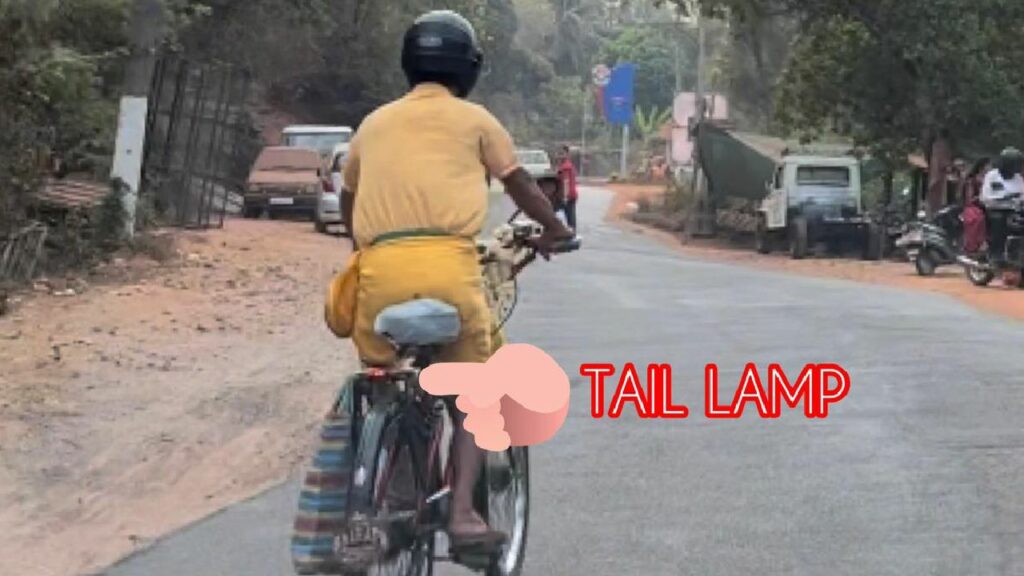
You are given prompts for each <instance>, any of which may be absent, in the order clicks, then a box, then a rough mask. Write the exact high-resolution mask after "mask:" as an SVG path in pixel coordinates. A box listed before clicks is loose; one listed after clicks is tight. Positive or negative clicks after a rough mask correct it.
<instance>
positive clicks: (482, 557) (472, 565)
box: [451, 549, 500, 572]
mask: <svg viewBox="0 0 1024 576" xmlns="http://www.w3.org/2000/svg"><path fill="white" fill-rule="evenodd" d="M499 554H500V553H499V552H497V551H494V550H487V549H480V550H472V549H468V550H459V551H458V552H454V551H453V552H452V553H451V560H452V562H454V563H456V564H458V565H460V566H464V567H466V568H469V569H470V570H473V571H476V572H484V571H486V570H488V569H490V567H491V566H493V565H494V562H495V560H497V559H498V557H499Z"/></svg>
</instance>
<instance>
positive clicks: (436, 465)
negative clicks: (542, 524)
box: [321, 212, 581, 576]
mask: <svg viewBox="0 0 1024 576" xmlns="http://www.w3.org/2000/svg"><path fill="white" fill-rule="evenodd" d="M518 215H519V212H517V213H516V214H515V215H513V216H512V218H511V219H509V221H508V222H507V223H506V224H504V225H502V226H500V227H499V228H498V229H497V230H496V231H495V233H494V235H493V238H492V239H491V240H489V241H483V242H478V245H477V250H478V254H479V256H480V262H481V264H482V268H483V274H484V285H485V292H486V294H487V300H488V304H489V305H490V306H491V309H492V312H493V313H494V316H495V318H496V324H495V333H496V334H498V333H500V331H501V329H502V328H503V327H504V325H505V323H506V322H507V321H508V319H509V318H510V317H511V315H512V313H513V312H514V310H515V307H516V305H517V303H518V276H519V274H520V273H521V272H522V271H523V269H524V268H525V267H526V266H528V265H529V264H531V263H532V262H534V261H536V259H537V256H538V254H537V251H536V250H535V249H534V248H533V246H532V244H531V240H532V239H533V238H535V237H536V236H538V235H539V234H540V233H541V232H542V230H541V229H540V227H539V226H538V225H537V224H535V223H533V222H527V221H516V218H517V217H518ZM580 245H581V242H580V240H579V239H578V238H576V239H573V240H570V241H566V242H563V243H560V244H559V245H558V246H555V247H554V250H553V252H555V253H567V252H572V251H575V250H578V249H579V248H580ZM458 318H459V316H458V311H457V310H456V309H455V308H454V307H452V306H450V305H448V304H445V303H443V302H438V301H431V300H417V301H413V302H409V303H405V304H399V305H397V306H393V307H391V308H389V309H387V310H385V311H384V312H382V314H381V315H380V317H379V318H378V320H377V326H376V328H377V330H378V332H379V333H380V334H381V335H382V336H385V337H387V338H388V339H389V341H390V342H391V343H392V345H393V346H394V347H395V348H396V350H397V352H398V357H399V358H400V359H401V360H400V361H399V362H398V363H397V364H396V365H395V366H394V367H392V368H387V369H384V368H367V369H364V370H362V371H360V372H358V373H357V374H356V375H355V376H354V378H353V380H352V385H351V388H350V391H351V397H350V398H349V399H348V404H349V406H348V408H349V412H350V413H349V417H350V419H351V423H350V425H349V433H350V439H351V442H352V446H354V447H355V456H354V459H353V462H352V472H351V478H350V484H349V487H348V493H347V496H346V497H345V498H344V500H345V508H346V510H345V512H344V513H345V521H344V526H345V529H344V531H343V533H342V534H340V535H338V536H337V538H336V539H335V541H334V542H333V544H334V552H335V554H336V555H337V558H338V564H337V566H336V568H337V570H338V573H342V574H351V575H358V576H364V575H369V574H393V575H395V576H431V575H432V574H433V570H434V564H435V562H438V561H446V560H447V561H452V562H454V563H456V564H460V565H462V566H464V567H467V568H470V569H472V570H474V571H477V572H481V573H484V574H486V576H518V574H519V573H520V572H521V571H522V567H523V561H524V558H525V550H526V537H527V523H528V519H529V453H528V450H527V449H526V448H525V447H513V448H510V449H509V450H507V451H505V452H502V453H492V452H489V453H488V454H487V456H486V459H485V464H484V467H483V471H482V472H481V475H480V481H479V482H478V484H477V488H476V491H475V497H474V500H475V505H476V508H477V511H478V512H479V513H480V514H481V515H482V516H483V517H484V518H485V519H487V521H488V524H489V525H490V526H491V527H492V528H493V529H496V530H500V531H502V532H504V533H505V534H507V535H508V539H507V541H506V543H505V544H504V545H503V546H502V547H501V548H500V549H498V550H496V551H495V550H479V551H473V550H461V551H457V552H452V551H449V554H448V555H447V556H445V555H439V554H438V546H437V543H438V538H437V536H438V534H439V533H441V534H444V533H445V527H446V526H447V521H448V514H449V505H450V502H449V501H450V496H451V489H450V486H451V484H452V474H453V469H452V462H451V459H450V458H449V457H448V449H449V446H450V435H451V426H452V423H451V419H450V416H449V415H450V414H452V413H454V410H455V406H454V399H453V398H437V397H433V396H430V395H429V394H427V393H426V392H424V391H423V390H422V388H420V386H419V373H420V371H422V370H423V369H425V368H426V367H427V366H430V364H431V363H433V361H434V358H435V357H436V356H437V353H438V352H439V351H440V349H441V348H442V347H443V346H444V345H445V344H448V343H450V342H452V341H454V340H455V339H456V338H457V337H458V335H459V323H458ZM339 402H340V401H339ZM338 409H339V406H335V411H336V412H337V411H338ZM321 573H322V572H321Z"/></svg>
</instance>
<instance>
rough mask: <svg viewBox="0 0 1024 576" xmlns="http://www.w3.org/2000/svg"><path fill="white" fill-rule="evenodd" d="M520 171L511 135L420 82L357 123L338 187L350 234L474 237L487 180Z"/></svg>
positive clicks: (482, 217)
mask: <svg viewBox="0 0 1024 576" xmlns="http://www.w3.org/2000/svg"><path fill="white" fill-rule="evenodd" d="M518 167H519V162H518V160H517V158H516V153H515V146H514V145H513V143H512V137H511V136H510V135H509V133H508V131H507V130H505V128H504V127H503V126H502V125H501V123H500V122H499V121H498V120H497V119H496V118H495V117H494V116H492V115H491V113H490V112H488V111H487V110H485V109H484V108H483V107H481V106H478V105H476V104H472V103H470V102H467V101H465V100H462V99H460V98H456V97H455V96H454V95H452V94H451V92H449V91H448V89H447V88H445V87H443V86H441V85H438V84H420V85H419V86H417V87H416V88H415V89H413V90H412V91H411V92H410V93H409V94H407V95H406V96H405V97H403V98H401V99H399V100H396V101H395V102H392V103H390V104H387V105H386V106H383V107H381V108H380V109H378V110H377V111H376V112H374V113H373V114H370V115H369V116H368V117H367V118H366V120H364V121H363V124H362V126H360V128H359V131H358V133H357V134H356V136H355V137H354V138H353V140H352V145H351V147H350V150H349V157H348V161H347V164H346V166H345V187H346V188H347V189H348V190H350V191H352V192H353V193H354V194H355V199H356V200H355V210H354V215H353V219H354V220H355V222H354V224H355V226H354V230H353V233H354V236H355V239H356V241H357V242H358V243H359V246H369V245H370V244H371V243H372V242H373V240H374V239H376V238H377V237H379V236H381V235H382V234H388V233H394V232H402V231H407V230H423V229H430V230H440V231H443V232H447V233H449V234H451V235H453V236H461V237H465V238H475V237H476V236H478V235H479V234H480V231H481V229H482V228H483V225H484V223H485V221H486V218H487V205H488V202H487V186H486V181H485V178H486V175H487V173H488V172H489V173H490V175H491V176H493V177H495V178H499V179H501V178H504V177H506V176H508V175H509V174H510V173H511V172H512V171H514V170H515V169H516V168H518Z"/></svg>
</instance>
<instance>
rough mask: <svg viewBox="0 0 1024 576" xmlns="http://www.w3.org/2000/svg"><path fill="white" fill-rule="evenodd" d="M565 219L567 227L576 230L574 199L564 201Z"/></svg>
mask: <svg viewBox="0 0 1024 576" xmlns="http://www.w3.org/2000/svg"><path fill="white" fill-rule="evenodd" d="M565 220H566V224H567V225H568V226H569V228H572V229H573V230H576V201H575V200H569V201H568V202H566V203H565Z"/></svg>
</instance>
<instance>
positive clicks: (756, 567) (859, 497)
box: [109, 192, 1024, 576]
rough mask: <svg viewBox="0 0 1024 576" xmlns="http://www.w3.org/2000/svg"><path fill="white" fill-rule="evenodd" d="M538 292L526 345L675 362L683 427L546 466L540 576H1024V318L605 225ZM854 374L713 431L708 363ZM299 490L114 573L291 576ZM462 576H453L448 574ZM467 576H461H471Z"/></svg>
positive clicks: (600, 431) (594, 443)
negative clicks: (819, 365) (791, 404)
mask: <svg viewBox="0 0 1024 576" xmlns="http://www.w3.org/2000/svg"><path fill="white" fill-rule="evenodd" d="M607 199H608V198H607V195H606V194H604V193H602V192H590V193H589V194H587V195H586V197H585V200H584V202H583V204H582V205H581V207H580V208H581V218H582V222H583V223H584V225H583V228H582V230H581V232H582V233H583V234H584V235H585V237H586V242H587V245H586V250H585V251H584V252H582V253H580V254H578V255H574V256H572V257H565V258H563V259H561V260H559V262H558V265H557V266H553V265H552V266H539V267H537V268H535V269H533V270H532V271H531V272H530V273H529V274H528V276H527V278H526V279H525V281H524V294H523V299H522V303H521V308H520V310H519V312H518V315H517V317H516V318H515V320H514V321H513V323H512V325H511V331H512V336H513V337H514V338H515V339H517V340H520V341H530V342H531V343H535V344H537V345H539V346H541V347H543V348H545V349H546V350H548V351H549V352H550V353H551V354H553V355H554V356H555V357H556V358H557V359H558V360H559V361H560V362H561V363H562V365H563V366H564V367H565V368H566V370H567V371H568V372H569V373H570V374H575V373H576V371H577V369H578V367H579V365H580V364H581V363H584V362H592V361H600V362H614V363H616V364H621V363H623V362H627V361H633V362H637V363H639V364H646V363H648V362H652V361H657V362H671V363H673V364H674V365H675V373H676V389H677V391H678V392H677V393H678V394H680V395H681V396H683V397H684V401H685V402H687V403H688V404H689V405H690V407H691V410H693V412H694V413H695V415H694V417H692V418H691V419H690V420H687V421H682V422H660V421H659V422H654V421H642V420H639V419H637V418H636V417H635V416H628V417H624V418H623V419H622V420H621V421H617V422H611V421H595V420H592V419H590V418H589V416H588V403H589V400H590V394H589V391H588V390H587V388H586V387H585V386H577V387H576V388H575V390H574V397H573V407H572V411H571V414H570V419H569V421H568V423H567V425H566V427H565V429H564V430H563V431H562V432H561V434H560V435H559V437H558V438H557V439H556V441H554V442H552V443H551V444H550V445H547V446H544V447H541V448H540V449H537V450H535V451H534V452H533V453H532V456H533V462H532V464H533V470H532V472H533V477H532V481H533V498H534V499H533V517H532V525H531V528H530V546H529V551H528V560H527V569H526V573H527V574H529V575H544V576H547V575H581V576H582V575H594V576H604V575H609V576H610V575H622V574H638V575H639V574H643V575H666V576H676V575H679V574H695V575H701V576H714V575H722V576H735V575H738V574H769V575H807V576H818V575H825V574H827V575H830V576H837V575H872V576H878V575H888V574H892V575H894V576H895V575H899V576H907V575H924V574H929V575H951V576H952V575H957V576H959V575H972V576H987V575H1020V574H1024V494H1022V493H1021V490H1020V486H1021V481H1022V480H1024V429H1022V426H1021V422H1022V418H1021V411H1022V410H1024V377H1022V373H1024V355H1022V345H1024V324H1021V323H1015V322H1010V321H1005V320H1001V319H998V318H993V317H989V316H985V315H983V314H981V313H978V312H975V311H974V310H971V309H968V308H965V307H963V306H961V305H959V304H957V303H955V302H954V301H952V300H949V299H946V298H944V297H940V296H932V295H925V294H920V293H914V292H906V291H899V290H894V289H887V288H881V287H872V286H865V285H860V284H853V283H846V282H840V281H829V280H819V279H808V278H800V277H792V276H785V275H777V274H772V273H769V272H765V271H761V270H750V269H744V268H739V267H732V266H726V265H718V264H713V263H704V262H699V261H692V260H688V259H685V258H683V257H680V256H679V255H678V254H676V253H674V252H673V251H672V250H670V249H668V248H665V247H662V246H659V245H656V244H654V243H652V242H651V241H649V240H647V239H645V238H643V237H641V236H636V235H631V234H628V233H623V232H620V231H618V230H616V229H613V228H611V227H608V226H606V225H603V224H601V223H600V217H601V215H602V214H603V212H604V208H605V206H606V202H607ZM711 361H715V362H718V363H719V364H720V366H721V367H722V371H723V373H722V379H723V387H724V389H725V390H729V391H730V393H731V390H732V389H733V387H734V386H735V384H734V382H736V380H737V379H738V375H739V371H740V369H741V368H742V366H743V365H744V364H745V363H746V362H750V361H754V362H758V363H761V364H767V363H769V362H779V363H781V364H782V365H783V366H784V367H785V368H787V369H790V370H797V369H799V368H800V367H801V366H803V365H804V364H805V363H808V362H829V361H838V362H841V363H842V364H843V365H844V366H845V367H846V368H847V370H848V371H849V372H850V373H851V374H852V376H853V389H852V392H851V394H850V396H849V397H848V398H847V400H845V401H844V402H843V403H842V404H840V405H838V406H837V407H835V408H834V409H833V413H832V417H831V418H830V419H829V420H827V421H814V422H810V421H807V420H805V419H803V418H802V415H801V414H798V413H796V414H787V415H785V416H784V417H783V418H782V419H780V420H778V421H761V420H758V419H752V418H748V419H745V420H742V421H729V422H721V421H708V420H706V419H704V418H703V417H701V416H700V413H701V404H702V401H703V388H702V382H701V378H702V367H703V365H704V364H705V363H707V362H711ZM296 492H297V486H296V485H295V484H294V483H292V484H288V485H285V486H284V487H282V488H279V489H277V490H274V491H272V492H270V493H268V494H267V495H265V496H263V497H261V498H259V499H257V500H254V501H252V502H249V503H245V504H242V505H240V506H238V507H236V508H234V509H232V510H229V511H226V512H224V513H223V514H220V515H218V516H216V517H214V518H212V519H210V520H208V521H207V522H204V523H201V524H199V525H197V526H195V527H194V528H192V529H189V530H187V531H185V532H183V533H181V534H178V535H176V536H173V537H171V538H169V539H168V540H166V541H164V542H162V543H161V544H159V545H158V546H156V547H155V548H153V549H152V550H151V551H149V552H146V553H144V554H141V555H139V556H137V557H135V558H134V559H131V560H130V561H128V562H126V563H124V564H123V565H121V566H119V567H117V568H115V569H112V570H111V571H110V572H109V574H110V576H121V575H132V576H171V575H175V576H178V575H190V576H222V575H223V576H228V575H242V574H244V575H246V576H271V575H275V576H276V575H285V574H290V573H291V572H290V567H289V564H288V557H287V536H288V524H289V522H290V520H291V514H292V511H293V506H294V504H295V497H296ZM442 572H443V573H444V574H456V572H454V571H451V572H449V571H442ZM459 573H461V572H459Z"/></svg>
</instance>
